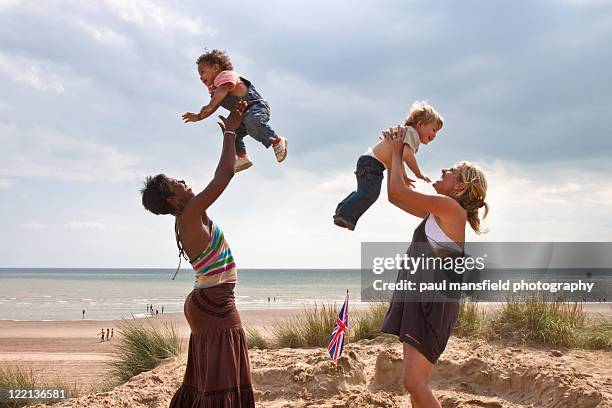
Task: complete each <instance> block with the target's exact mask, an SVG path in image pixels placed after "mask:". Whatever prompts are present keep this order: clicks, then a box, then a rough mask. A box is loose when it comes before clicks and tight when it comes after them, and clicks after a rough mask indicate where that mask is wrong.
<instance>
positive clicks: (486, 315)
mask: <svg viewBox="0 0 612 408" xmlns="http://www.w3.org/2000/svg"><path fill="white" fill-rule="evenodd" d="M454 334H455V335H457V336H459V337H468V338H482V339H486V340H491V339H497V340H509V339H518V340H521V341H525V342H534V343H538V344H542V345H547V346H553V347H567V348H581V349H591V350H612V323H610V322H607V321H605V320H595V319H592V318H589V316H588V315H587V313H586V312H585V311H584V307H583V304H582V303H579V302H563V301H548V300H547V299H545V298H544V297H543V296H542V295H534V296H533V297H531V298H529V299H526V300H517V299H515V298H508V299H507V300H506V302H504V303H503V304H502V305H501V308H500V309H499V310H492V311H489V312H485V311H484V310H483V309H482V308H481V307H480V306H479V305H478V303H474V302H470V301H469V300H462V301H461V303H460V308H459V319H458V321H457V326H456V327H455V333H454Z"/></svg>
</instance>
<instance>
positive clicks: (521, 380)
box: [56, 337, 612, 408]
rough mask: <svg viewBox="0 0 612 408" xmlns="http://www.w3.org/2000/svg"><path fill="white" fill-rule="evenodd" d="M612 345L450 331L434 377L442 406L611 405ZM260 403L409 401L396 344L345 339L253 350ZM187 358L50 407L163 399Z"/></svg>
mask: <svg viewBox="0 0 612 408" xmlns="http://www.w3.org/2000/svg"><path fill="white" fill-rule="evenodd" d="M610 356H611V353H609V352H592V351H558V350H555V351H552V350H550V349H534V348H528V347H524V346H512V345H508V344H499V345H495V344H489V343H486V342H484V341H473V340H465V339H458V338H454V337H453V338H451V340H450V342H449V346H448V348H447V351H446V352H445V353H444V354H443V356H442V358H441V359H440V362H439V363H438V365H437V366H436V368H435V371H434V374H433V377H432V385H433V388H434V392H435V393H436V395H437V396H438V398H439V399H440V400H441V401H442V405H443V407H489V408H495V407H512V408H515V407H521V408H522V407H543V408H553V407H572V408H590V407H611V406H612V368H611V367H610V364H609V362H610V361H611V359H610ZM251 362H252V366H253V383H254V386H255V395H256V400H257V404H258V407H272V408H275V407H279V408H280V407H327V408H336V407H400V406H402V407H410V402H409V398H408V396H406V395H405V393H404V391H403V390H402V387H401V383H400V378H401V377H400V376H401V345H400V344H398V343H397V342H396V341H392V340H391V339H388V338H387V339H385V338H377V339H374V340H369V341H368V340H365V341H360V342H358V343H355V344H350V345H349V346H348V348H347V349H346V351H345V355H344V356H343V357H342V358H341V359H340V360H339V362H338V364H337V366H332V365H331V364H330V362H329V360H328V358H327V355H326V353H325V350H324V349H296V350H294V349H281V350H273V351H270V350H252V351H251ZM184 367H185V359H184V358H181V359H174V360H171V361H168V362H166V363H164V364H163V365H161V366H160V367H158V368H156V369H154V370H153V371H150V372H146V373H142V374H140V375H138V376H136V377H134V378H133V379H132V380H130V381H129V382H128V383H126V384H124V385H121V386H119V387H117V388H115V389H113V390H112V391H110V392H106V393H100V394H96V395H89V396H85V397H82V398H79V399H75V400H68V401H65V402H62V403H60V404H59V405H56V407H92V408H102V407H148V408H151V407H166V406H167V405H168V403H169V401H170V399H171V398H172V395H173V393H174V391H175V390H176V389H177V388H178V386H179V384H180V382H181V380H182V376H183V372H184Z"/></svg>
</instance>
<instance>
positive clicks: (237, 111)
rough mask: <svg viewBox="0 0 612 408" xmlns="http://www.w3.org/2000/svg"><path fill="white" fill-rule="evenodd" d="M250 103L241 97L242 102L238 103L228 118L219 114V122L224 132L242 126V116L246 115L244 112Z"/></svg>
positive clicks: (232, 130) (233, 130)
mask: <svg viewBox="0 0 612 408" xmlns="http://www.w3.org/2000/svg"><path fill="white" fill-rule="evenodd" d="M247 106H248V104H247V103H246V101H245V100H243V99H241V100H240V102H238V104H237V105H236V107H235V108H234V109H233V110H232V111H231V112H230V114H229V115H228V116H227V118H224V117H223V116H221V115H219V119H220V120H221V122H217V123H218V124H219V127H220V128H221V130H222V131H224V132H235V131H236V129H238V128H239V127H240V124H241V123H242V117H243V116H244V112H245V111H246V109H247Z"/></svg>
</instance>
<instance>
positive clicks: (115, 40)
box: [75, 18, 130, 49]
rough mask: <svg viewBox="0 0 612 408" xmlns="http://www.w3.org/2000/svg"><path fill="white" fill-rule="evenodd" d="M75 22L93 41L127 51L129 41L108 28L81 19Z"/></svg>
mask: <svg viewBox="0 0 612 408" xmlns="http://www.w3.org/2000/svg"><path fill="white" fill-rule="evenodd" d="M75 21H76V22H77V24H78V25H79V26H81V28H82V29H83V31H85V32H86V33H87V34H89V35H90V36H91V38H93V39H94V40H96V41H97V42H98V43H100V44H101V45H104V46H110V47H116V48H120V49H127V48H128V47H129V45H130V40H129V39H128V38H127V37H125V36H124V35H122V34H120V33H118V32H116V31H113V30H112V29H110V28H108V27H104V26H101V25H98V24H94V23H91V22H89V21H87V20H85V19H82V18H76V19H75Z"/></svg>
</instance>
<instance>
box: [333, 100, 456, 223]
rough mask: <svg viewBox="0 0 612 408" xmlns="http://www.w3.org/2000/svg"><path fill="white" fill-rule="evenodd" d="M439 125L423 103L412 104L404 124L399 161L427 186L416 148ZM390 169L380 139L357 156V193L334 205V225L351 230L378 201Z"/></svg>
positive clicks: (431, 137)
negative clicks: (417, 158)
mask: <svg viewBox="0 0 612 408" xmlns="http://www.w3.org/2000/svg"><path fill="white" fill-rule="evenodd" d="M443 124H444V120H443V119H442V116H440V114H438V112H436V111H435V109H434V108H432V107H431V106H429V105H428V104H427V103H425V102H415V103H414V104H413V105H412V108H411V109H410V113H409V114H408V117H407V118H406V120H405V121H404V126H405V127H404V129H405V132H406V137H405V138H404V143H405V144H406V146H405V149H404V151H403V153H402V162H403V163H406V165H407V166H408V168H409V169H410V170H411V171H412V172H413V173H414V175H415V177H416V178H419V179H421V180H424V181H426V182H427V183H431V180H430V179H429V177H427V176H425V175H423V173H421V169H420V168H419V165H418V163H417V161H416V154H417V152H418V151H419V146H420V145H422V144H423V145H428V144H429V143H430V142H431V141H433V140H434V139H435V137H436V134H437V133H438V131H439V130H440V129H442V125H443ZM403 163H402V166H403ZM390 166H391V150H390V149H389V145H388V144H387V143H385V141H384V140H380V141H379V142H378V144H376V146H374V147H370V148H369V149H368V151H367V152H366V153H364V154H363V155H362V156H361V157H359V159H358V160H357V169H356V170H355V175H356V176H357V190H355V191H353V192H352V193H350V194H349V195H348V196H347V197H346V198H345V199H344V200H342V201H341V202H340V204H338V206H337V207H336V213H335V214H334V217H333V219H334V224H336V225H337V226H339V227H342V228H347V229H348V230H350V231H353V230H354V229H355V226H356V225H357V221H359V218H360V217H361V216H362V215H363V213H365V212H366V211H367V209H368V208H370V207H371V206H372V204H374V202H375V201H376V200H377V199H378V196H379V195H380V189H381V186H382V181H383V178H384V174H383V173H384V171H385V170H387V169H389V167H390ZM405 181H406V182H407V183H408V185H412V183H413V182H414V180H412V179H409V178H408V177H406V178H405Z"/></svg>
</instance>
